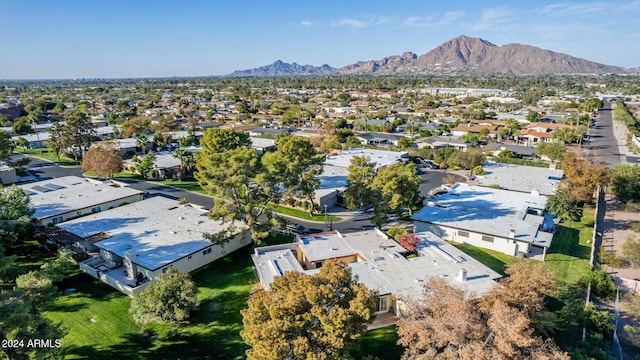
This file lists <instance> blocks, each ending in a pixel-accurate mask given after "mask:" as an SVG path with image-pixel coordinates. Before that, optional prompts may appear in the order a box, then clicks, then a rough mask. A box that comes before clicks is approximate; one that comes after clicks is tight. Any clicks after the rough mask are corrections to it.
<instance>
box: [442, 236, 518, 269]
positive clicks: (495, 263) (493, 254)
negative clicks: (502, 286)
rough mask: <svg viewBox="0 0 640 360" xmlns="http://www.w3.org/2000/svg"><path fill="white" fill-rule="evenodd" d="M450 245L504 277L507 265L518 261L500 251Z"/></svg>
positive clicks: (465, 245) (453, 243)
mask: <svg viewBox="0 0 640 360" xmlns="http://www.w3.org/2000/svg"><path fill="white" fill-rule="evenodd" d="M450 244H451V245H453V246H455V247H457V248H458V249H460V250H462V251H463V252H465V253H466V254H467V255H469V256H471V257H473V258H474V259H476V260H478V261H480V262H481V263H483V264H484V265H486V266H488V267H489V268H490V269H491V270H493V271H495V272H497V273H500V274H502V275H504V270H505V268H506V266H507V265H509V264H513V263H515V262H517V261H518V259H517V258H516V257H515V256H509V255H507V254H505V253H501V252H499V251H493V250H489V249H483V248H479V247H475V246H473V245H469V244H460V243H456V242H450Z"/></svg>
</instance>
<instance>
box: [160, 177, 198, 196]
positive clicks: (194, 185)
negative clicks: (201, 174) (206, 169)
mask: <svg viewBox="0 0 640 360" xmlns="http://www.w3.org/2000/svg"><path fill="white" fill-rule="evenodd" d="M148 181H151V182H154V183H158V184H162V185H169V186H173V187H177V188H178V189H182V190H187V191H193V192H197V193H200V194H204V195H208V194H207V192H206V191H204V190H203V189H202V188H201V187H200V184H198V182H197V181H196V180H182V181H179V180H148Z"/></svg>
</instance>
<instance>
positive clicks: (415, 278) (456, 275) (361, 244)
mask: <svg viewBox="0 0 640 360" xmlns="http://www.w3.org/2000/svg"><path fill="white" fill-rule="evenodd" d="M416 237H417V240H418V243H417V246H416V247H417V250H416V252H415V255H416V256H415V257H407V255H408V251H407V250H406V249H404V248H403V247H401V246H400V245H399V244H398V243H397V242H395V241H393V240H392V239H389V238H388V237H387V236H386V235H385V234H384V233H382V232H381V231H380V230H378V229H374V230H367V231H360V232H354V233H347V234H342V233H340V232H338V231H333V232H326V233H320V234H313V235H304V236H300V235H297V236H296V242H294V243H292V244H283V245H275V246H266V247H260V248H256V249H255V251H254V254H253V255H252V256H251V257H252V260H253V263H254V265H255V272H256V277H257V278H258V280H259V281H260V283H261V284H262V286H263V287H264V288H265V289H267V290H268V289H269V287H270V285H271V283H272V282H273V281H274V279H275V278H276V277H278V276H282V275H284V273H285V272H287V271H296V272H300V273H306V274H310V275H313V274H315V273H316V272H318V271H319V270H318V269H319V268H320V267H322V265H323V264H324V263H325V262H326V261H329V260H337V261H342V262H345V263H347V264H348V265H349V267H350V268H351V270H352V273H353V274H354V275H356V276H357V277H358V281H359V282H360V283H362V284H364V285H365V286H367V287H368V288H370V289H372V290H377V291H378V299H377V301H376V304H377V306H376V313H378V314H381V313H387V312H392V313H394V314H397V315H399V316H407V315H408V314H409V312H410V307H409V306H408V303H409V302H411V301H414V300H420V299H421V298H422V296H423V294H424V285H425V282H426V280H427V279H428V278H429V277H440V278H443V279H445V280H446V281H447V282H448V283H450V284H451V285H452V286H454V287H458V288H462V289H463V290H465V291H467V292H468V293H469V294H475V295H481V294H484V293H486V292H487V291H489V290H490V289H491V288H492V287H493V286H495V285H496V284H497V283H496V282H495V279H497V278H499V277H500V275H499V274H498V273H496V272H494V271H493V270H491V269H489V268H487V267H486V266H484V265H482V264H481V263H480V262H478V261H476V260H475V259H473V258H472V257H470V256H468V255H466V254H464V253H463V252H462V251H460V250H458V249H456V248H455V247H453V246H452V245H450V244H448V243H447V242H446V241H444V240H442V239H441V238H439V237H438V236H436V235H435V234H433V233H429V232H424V233H420V234H416Z"/></svg>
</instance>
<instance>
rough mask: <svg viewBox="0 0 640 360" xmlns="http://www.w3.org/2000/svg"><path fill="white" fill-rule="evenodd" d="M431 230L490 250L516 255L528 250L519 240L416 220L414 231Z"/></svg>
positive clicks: (444, 236)
mask: <svg viewBox="0 0 640 360" xmlns="http://www.w3.org/2000/svg"><path fill="white" fill-rule="evenodd" d="M423 231H431V232H433V233H434V234H436V235H438V236H440V237H441V238H443V239H445V240H449V241H455V242H459V243H463V244H469V245H473V246H477V247H481V248H485V249H489V250H494V251H499V252H501V253H504V254H507V255H511V256H516V255H517V253H518V252H525V253H526V252H528V251H529V246H528V244H527V243H522V242H517V241H515V240H513V239H509V238H503V237H498V236H489V235H484V234H480V233H477V232H472V231H465V230H458V229H454V228H450V227H447V226H442V225H436V224H431V223H426V222H422V221H415V222H414V232H416V233H417V232H423ZM489 239H492V240H493V241H487V240H489Z"/></svg>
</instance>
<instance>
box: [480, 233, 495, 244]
mask: <svg viewBox="0 0 640 360" xmlns="http://www.w3.org/2000/svg"><path fill="white" fill-rule="evenodd" d="M482 241H486V242H491V243H492V242H493V236H487V235H482Z"/></svg>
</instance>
